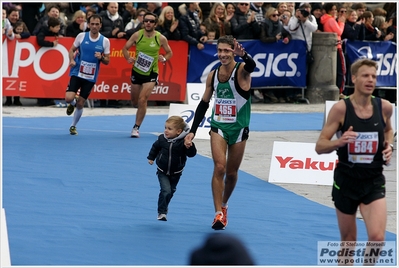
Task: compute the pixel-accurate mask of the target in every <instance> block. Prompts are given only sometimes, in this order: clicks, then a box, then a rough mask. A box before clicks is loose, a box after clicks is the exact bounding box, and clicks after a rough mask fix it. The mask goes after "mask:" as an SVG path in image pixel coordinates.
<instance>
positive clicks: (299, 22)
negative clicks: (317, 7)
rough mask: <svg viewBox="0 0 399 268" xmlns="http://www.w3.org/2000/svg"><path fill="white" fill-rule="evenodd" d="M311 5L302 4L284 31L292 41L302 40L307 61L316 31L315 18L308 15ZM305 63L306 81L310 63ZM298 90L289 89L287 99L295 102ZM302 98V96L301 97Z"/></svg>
mask: <svg viewBox="0 0 399 268" xmlns="http://www.w3.org/2000/svg"><path fill="white" fill-rule="evenodd" d="M311 8H312V7H311V5H310V4H308V3H305V4H302V5H301V6H300V7H299V8H298V9H297V10H295V13H294V15H293V16H292V17H291V19H290V20H289V22H288V26H287V27H286V29H287V30H288V32H289V33H290V34H291V37H292V40H303V41H305V43H306V51H307V54H308V55H307V59H312V58H313V56H312V54H311V50H312V38H313V33H314V32H316V31H317V28H318V25H317V21H316V18H315V17H314V16H313V15H312V14H311V13H310V12H311ZM310 61H311V60H308V61H307V66H306V67H307V69H306V74H307V75H306V80H307V81H308V80H309V78H308V76H309V67H310V64H312V62H310ZM299 93H300V90H299V89H290V90H289V92H287V99H289V100H292V99H293V100H295V99H297V98H298V97H299ZM301 97H302V96H301Z"/></svg>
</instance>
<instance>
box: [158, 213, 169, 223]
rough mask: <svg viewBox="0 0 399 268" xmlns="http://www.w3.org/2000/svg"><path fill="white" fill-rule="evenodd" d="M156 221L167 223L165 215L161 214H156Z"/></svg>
mask: <svg viewBox="0 0 399 268" xmlns="http://www.w3.org/2000/svg"><path fill="white" fill-rule="evenodd" d="M158 220H159V221H167V219H166V214H163V213H160V214H158Z"/></svg>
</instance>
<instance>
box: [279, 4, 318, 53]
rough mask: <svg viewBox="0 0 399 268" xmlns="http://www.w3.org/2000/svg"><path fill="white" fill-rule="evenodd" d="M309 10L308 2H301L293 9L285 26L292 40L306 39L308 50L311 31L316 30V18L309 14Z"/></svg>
mask: <svg viewBox="0 0 399 268" xmlns="http://www.w3.org/2000/svg"><path fill="white" fill-rule="evenodd" d="M310 11H311V6H310V4H308V3H305V4H303V5H302V6H300V7H299V9H297V10H296V11H295V15H294V16H292V17H291V19H290V21H289V22H288V27H286V29H287V31H288V32H289V33H290V34H291V37H292V40H303V41H305V40H306V44H307V48H308V51H311V50H312V33H313V32H315V31H317V27H318V26H317V22H316V19H315V17H314V16H313V15H311V14H310ZM301 26H302V27H301ZM302 29H303V31H302Z"/></svg>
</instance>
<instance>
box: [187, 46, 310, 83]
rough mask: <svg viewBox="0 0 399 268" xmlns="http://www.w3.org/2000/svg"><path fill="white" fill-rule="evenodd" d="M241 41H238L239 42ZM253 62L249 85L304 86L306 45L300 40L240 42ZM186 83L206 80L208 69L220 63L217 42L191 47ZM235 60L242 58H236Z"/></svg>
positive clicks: (210, 69)
mask: <svg viewBox="0 0 399 268" xmlns="http://www.w3.org/2000/svg"><path fill="white" fill-rule="evenodd" d="M240 42H241V41H240ZM241 43H242V45H243V47H244V48H245V51H247V52H248V53H249V54H250V55H251V56H252V58H253V59H254V60H255V62H256V68H255V71H254V72H253V73H252V74H251V77H252V87H254V88H257V87H271V86H291V87H306V45H305V41H302V40H291V41H290V42H289V43H288V44H284V43H282V41H279V42H276V43H263V42H261V41H259V40H251V41H242V42H241ZM189 58H190V60H189V66H188V77H187V83H205V82H206V77H207V75H208V74H209V72H210V71H212V70H213V69H214V68H216V67H217V66H218V65H219V59H218V56H217V49H216V44H205V48H204V49H203V50H198V49H197V48H196V47H195V46H190V57H189ZM236 60H237V61H242V60H241V59H239V58H238V57H237V59H236Z"/></svg>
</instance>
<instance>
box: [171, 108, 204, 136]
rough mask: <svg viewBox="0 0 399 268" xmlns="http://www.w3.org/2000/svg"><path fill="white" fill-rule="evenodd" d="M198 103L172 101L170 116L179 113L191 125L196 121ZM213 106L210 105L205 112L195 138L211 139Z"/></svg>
mask: <svg viewBox="0 0 399 268" xmlns="http://www.w3.org/2000/svg"><path fill="white" fill-rule="evenodd" d="M196 109H197V105H188V104H177V103H171V104H170V106H169V116H172V115H178V116H181V117H183V119H184V121H186V123H187V124H188V125H189V126H190V127H191V126H192V124H193V121H194V115H195V110H196ZM211 115H212V107H209V108H208V110H207V111H206V113H205V117H204V119H203V121H202V122H201V123H200V125H199V126H198V129H197V133H196V134H195V139H205V140H209V131H210V130H211V123H210V122H211Z"/></svg>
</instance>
